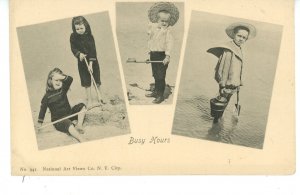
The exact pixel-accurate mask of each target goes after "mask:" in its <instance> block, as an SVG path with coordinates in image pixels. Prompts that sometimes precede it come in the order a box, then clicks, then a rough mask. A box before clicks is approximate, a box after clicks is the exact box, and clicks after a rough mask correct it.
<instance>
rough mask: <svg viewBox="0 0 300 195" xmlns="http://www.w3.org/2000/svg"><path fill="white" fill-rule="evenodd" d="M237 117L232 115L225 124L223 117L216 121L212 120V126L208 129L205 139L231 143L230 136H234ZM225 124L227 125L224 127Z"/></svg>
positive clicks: (236, 127)
mask: <svg viewBox="0 0 300 195" xmlns="http://www.w3.org/2000/svg"><path fill="white" fill-rule="evenodd" d="M238 119H239V118H238V116H237V115H232V116H231V120H230V122H228V123H226V124H225V121H224V117H222V118H220V119H219V120H218V122H216V123H215V122H212V126H211V128H210V129H209V130H208V133H207V136H206V139H208V140H211V141H218V142H223V143H230V144H233V141H232V140H233V139H232V138H233V137H234V133H235V131H236V130H237V129H238ZM225 126H227V128H225Z"/></svg>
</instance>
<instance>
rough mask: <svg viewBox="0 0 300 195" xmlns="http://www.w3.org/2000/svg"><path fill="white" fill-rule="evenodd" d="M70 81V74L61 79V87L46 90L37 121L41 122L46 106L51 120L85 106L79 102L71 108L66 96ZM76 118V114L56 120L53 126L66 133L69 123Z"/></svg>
mask: <svg viewBox="0 0 300 195" xmlns="http://www.w3.org/2000/svg"><path fill="white" fill-rule="evenodd" d="M72 82H73V78H72V77H70V76H66V78H65V79H64V80H63V81H62V87H61V88H60V89H58V90H53V91H47V92H46V94H45V95H44V97H43V99H42V102H41V108H40V113H39V119H38V122H40V123H43V121H44V118H45V114H46V111H47V108H49V109H50V112H51V121H52V122H53V121H56V120H58V119H61V118H64V117H66V116H69V115H71V114H74V113H77V112H79V111H80V110H81V109H82V108H83V107H85V105H84V104H83V103H79V104H77V105H75V106H73V107H72V108H71V106H70V103H69V100H68V97H67V92H68V90H69V88H70V86H71V84H72ZM77 118H78V116H77V115H76V116H74V117H71V118H69V119H65V120H63V121H61V122H58V123H56V124H54V126H55V128H56V129H57V130H59V131H62V132H65V133H68V130H69V127H70V125H72V121H73V120H77Z"/></svg>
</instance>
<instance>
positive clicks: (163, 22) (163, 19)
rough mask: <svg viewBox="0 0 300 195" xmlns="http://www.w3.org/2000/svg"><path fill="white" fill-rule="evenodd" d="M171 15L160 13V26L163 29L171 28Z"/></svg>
mask: <svg viewBox="0 0 300 195" xmlns="http://www.w3.org/2000/svg"><path fill="white" fill-rule="evenodd" d="M169 21H170V14H169V13H164V12H160V13H158V24H159V26H160V27H162V28H167V27H168V26H169Z"/></svg>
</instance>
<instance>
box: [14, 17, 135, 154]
mask: <svg viewBox="0 0 300 195" xmlns="http://www.w3.org/2000/svg"><path fill="white" fill-rule="evenodd" d="M85 18H86V19H87V20H88V22H89V23H90V26H91V29H92V33H93V36H94V39H95V44H96V49H97V58H98V61H99V64H100V75H101V90H102V94H103V99H104V101H105V102H106V104H105V105H103V106H101V107H96V108H94V109H92V110H90V111H88V112H86V117H85V120H84V124H83V126H84V129H85V134H83V136H85V137H86V138H87V139H88V140H97V139H102V138H107V137H112V136H118V135H124V134H128V133H130V128H129V122H128V115H127V109H126V104H125V100H126V99H125V98H124V91H123V89H122V83H121V78H120V70H119V65H118V62H117V57H116V49H115V47H114V41H113V37H112V29H111V24H110V20H109V16H108V12H101V13H97V14H91V15H88V16H85ZM71 20H72V18H68V19H63V20H57V21H51V22H46V23H42V24H35V25H30V26H25V27H19V28H18V29H17V32H18V38H19V44H20V49H21V55H22V61H23V66H24V73H25V78H26V84H27V91H28V97H29V101H30V102H29V103H30V107H31V112H32V120H33V125H34V126H35V127H36V126H37V120H38V113H39V110H40V104H41V100H42V97H43V95H44V94H45V90H46V79H47V75H48V73H49V71H50V70H52V69H53V68H55V67H58V68H60V69H61V70H62V71H63V72H64V73H65V74H67V75H70V76H72V77H73V79H74V80H73V83H72V85H71V87H70V90H69V91H68V99H69V102H70V105H71V106H74V105H75V104H77V103H79V102H83V103H86V97H85V89H84V88H83V87H81V84H80V78H79V73H78V69H77V59H76V58H75V57H74V55H73V54H72V52H71V49H70V34H71V33H72V28H71ZM92 93H93V96H94V100H93V102H94V104H96V103H97V100H96V92H95V89H94V87H92ZM49 122H51V120H50V112H49V110H48V111H47V113H46V117H45V120H44V124H47V123H49ZM35 132H36V138H37V144H38V148H39V149H48V148H52V147H58V146H65V145H69V144H73V143H78V142H77V141H76V140H75V139H74V138H72V137H71V136H69V135H67V134H65V133H61V132H59V131H57V130H56V129H55V128H54V127H53V126H49V127H46V128H44V129H41V130H38V129H37V128H35Z"/></svg>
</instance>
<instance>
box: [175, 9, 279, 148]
mask: <svg viewBox="0 0 300 195" xmlns="http://www.w3.org/2000/svg"><path fill="white" fill-rule="evenodd" d="M238 21H242V22H247V23H251V24H253V25H254V26H255V27H256V28H257V36H256V37H255V39H252V40H248V41H247V42H246V43H245V44H244V46H243V51H244V52H243V55H244V63H243V73H242V80H243V86H241V90H240V102H239V103H240V105H241V113H240V115H239V116H236V114H235V104H236V94H234V95H233V96H232V97H231V100H230V103H229V105H228V106H227V108H226V111H225V113H224V116H223V119H222V120H221V121H220V122H219V123H218V124H213V123H212V122H213V118H212V117H211V116H210V103H209V101H210V99H211V98H214V97H216V96H217V95H218V84H217V83H216V81H215V80H214V68H215V66H216V64H217V60H218V59H217V58H216V57H215V56H213V55H211V54H209V53H207V52H206V51H207V49H209V48H210V47H213V46H214V45H216V44H221V43H224V42H226V41H230V39H229V38H228V37H227V35H226V33H225V28H226V27H227V26H228V25H229V24H231V23H233V22H238ZM281 33H282V27H281V26H279V25H273V24H268V23H262V22H255V21H247V20H243V19H237V18H231V17H225V16H220V15H215V14H208V13H204V12H196V11H194V12H192V20H191V23H190V29H189V32H188V38H187V45H186V50H185V56H184V62H183V66H182V73H181V79H180V86H179V91H178V99H177V103H176V110H175V116H174V117H175V118H174V122H173V127H172V134H175V135H182V136H187V137H193V138H199V139H205V140H210V141H217V142H222V143H229V144H234V145H242V146H246V147H252V148H258V149H262V148H263V143H264V137H265V133H266V132H265V130H266V126H267V121H268V113H269V106H270V101H271V97H272V89H273V82H274V76H275V72H276V65H277V57H278V53H279V48H280V40H281Z"/></svg>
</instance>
